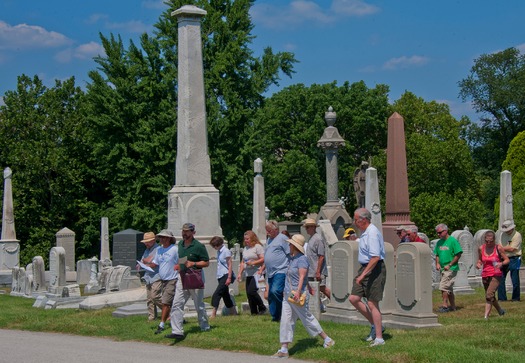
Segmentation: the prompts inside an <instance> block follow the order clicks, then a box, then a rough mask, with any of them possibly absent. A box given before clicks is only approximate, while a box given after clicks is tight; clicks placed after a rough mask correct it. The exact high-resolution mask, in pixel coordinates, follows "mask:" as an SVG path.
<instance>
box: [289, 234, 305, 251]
mask: <svg viewBox="0 0 525 363" xmlns="http://www.w3.org/2000/svg"><path fill="white" fill-rule="evenodd" d="M286 242H288V243H290V244H292V245H294V246H295V247H296V248H297V249H298V250H299V251H300V252H301V253H302V254H303V255H304V237H303V235H302V234H294V235H293V236H292V238H290V239H287V240H286Z"/></svg>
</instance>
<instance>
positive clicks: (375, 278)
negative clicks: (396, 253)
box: [350, 208, 386, 347]
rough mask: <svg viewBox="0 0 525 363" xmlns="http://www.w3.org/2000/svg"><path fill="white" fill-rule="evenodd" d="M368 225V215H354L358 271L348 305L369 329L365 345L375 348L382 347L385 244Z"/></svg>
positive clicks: (358, 212)
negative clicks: (357, 244)
mask: <svg viewBox="0 0 525 363" xmlns="http://www.w3.org/2000/svg"><path fill="white" fill-rule="evenodd" d="M371 221H372V214H371V213H370V211H368V210H367V209H366V208H359V209H357V210H356V211H355V212H354V224H355V225H356V226H357V228H359V229H360V230H361V231H362V234H361V237H359V251H358V252H359V253H358V258H357V259H358V261H359V263H360V264H361V267H360V268H359V271H358V272H357V276H356V277H355V279H354V285H353V287H352V293H351V295H350V302H351V303H352V305H354V307H355V308H356V309H357V311H359V312H360V313H361V314H362V315H363V316H364V317H365V318H366V319H367V320H368V321H369V322H370V324H371V325H372V327H371V329H370V334H369V335H368V337H367V338H366V341H369V342H371V343H370V346H371V347H375V346H378V345H384V344H385V341H384V340H383V324H382V317H381V311H380V310H379V302H380V301H381V300H382V299H383V291H384V289H385V282H386V268H385V263H384V259H385V241H384V240H383V235H382V234H381V232H380V231H379V229H377V227H376V226H374V225H373V224H372V222H371ZM363 297H365V298H366V299H367V301H366V305H365V303H364V302H363V301H362V298H363Z"/></svg>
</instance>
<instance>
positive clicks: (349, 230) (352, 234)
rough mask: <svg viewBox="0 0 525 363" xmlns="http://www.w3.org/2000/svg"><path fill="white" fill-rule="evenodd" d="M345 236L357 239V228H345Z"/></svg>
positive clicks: (347, 238) (345, 237)
mask: <svg viewBox="0 0 525 363" xmlns="http://www.w3.org/2000/svg"><path fill="white" fill-rule="evenodd" d="M343 238H344V239H346V240H347V241H357V234H356V233H355V229H353V228H347V229H346V230H345V234H344V235H343Z"/></svg>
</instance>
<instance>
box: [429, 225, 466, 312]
mask: <svg viewBox="0 0 525 363" xmlns="http://www.w3.org/2000/svg"><path fill="white" fill-rule="evenodd" d="M436 233H437V235H438V237H439V241H437V243H436V246H435V247H434V254H435V255H436V270H438V271H440V272H441V281H440V282H439V290H441V294H442V296H443V306H441V307H440V308H439V310H438V311H439V312H441V313H446V312H449V311H454V310H456V298H455V296H454V282H455V281H456V275H457V274H458V271H459V265H458V261H459V259H460V257H461V254H462V253H463V250H462V249H461V245H460V244H459V242H458V240H457V239H455V238H454V237H452V236H450V235H449V234H448V227H447V225H446V224H443V223H441V224H438V225H437V226H436Z"/></svg>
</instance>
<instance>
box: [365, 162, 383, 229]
mask: <svg viewBox="0 0 525 363" xmlns="http://www.w3.org/2000/svg"><path fill="white" fill-rule="evenodd" d="M365 183H366V184H365V208H366V209H368V210H369V211H370V213H372V224H373V225H374V226H376V227H377V229H379V231H381V233H383V222H382V220H381V200H380V199H379V183H378V181H377V169H375V168H372V167H370V168H368V169H366V182H365Z"/></svg>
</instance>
